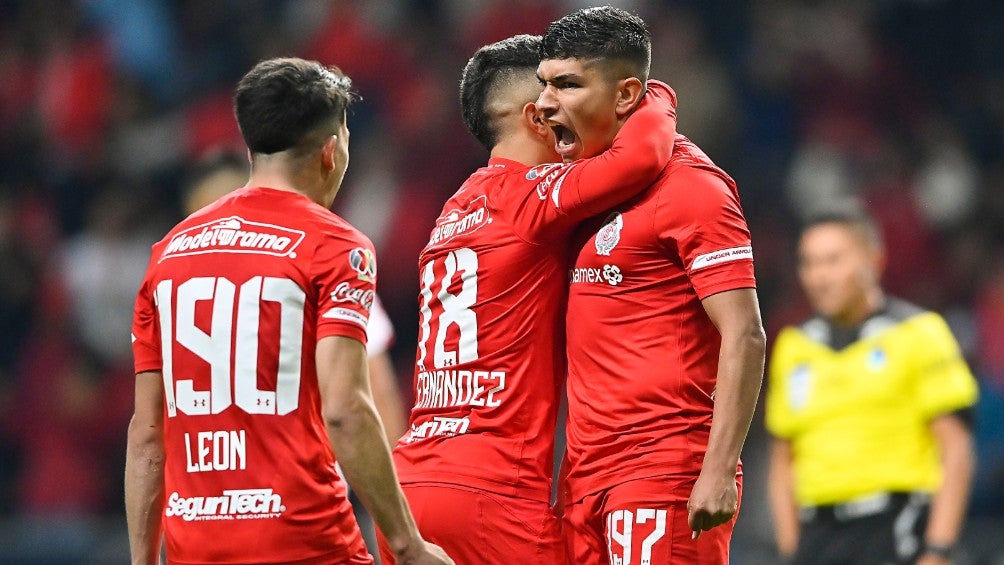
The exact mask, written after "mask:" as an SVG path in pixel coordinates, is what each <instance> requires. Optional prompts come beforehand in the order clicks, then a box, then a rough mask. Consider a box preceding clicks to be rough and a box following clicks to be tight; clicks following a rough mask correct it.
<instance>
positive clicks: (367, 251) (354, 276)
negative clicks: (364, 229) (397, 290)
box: [313, 234, 376, 344]
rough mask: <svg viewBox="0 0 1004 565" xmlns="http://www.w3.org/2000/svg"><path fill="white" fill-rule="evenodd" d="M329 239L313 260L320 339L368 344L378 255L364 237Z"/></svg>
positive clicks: (318, 337)
mask: <svg viewBox="0 0 1004 565" xmlns="http://www.w3.org/2000/svg"><path fill="white" fill-rule="evenodd" d="M355 235H357V237H353V238H346V237H344V236H343V237H336V236H329V237H328V238H327V239H326V240H325V241H324V242H323V243H321V245H320V246H319V248H318V250H317V253H316V254H315V256H314V264H313V270H314V274H313V280H314V284H315V285H316V286H317V291H318V294H317V296H318V299H317V300H318V304H317V339H318V340H320V339H321V338H323V337H328V336H345V337H351V338H353V339H357V340H359V341H361V342H362V343H364V344H365V343H366V325H367V324H368V323H369V316H370V308H372V306H373V299H374V296H375V295H376V294H375V293H376V253H375V252H374V251H373V244H371V243H370V242H369V240H367V239H366V238H365V237H364V236H362V235H361V234H355Z"/></svg>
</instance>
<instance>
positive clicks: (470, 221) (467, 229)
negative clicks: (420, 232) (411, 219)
mask: <svg viewBox="0 0 1004 565" xmlns="http://www.w3.org/2000/svg"><path fill="white" fill-rule="evenodd" d="M491 222H492V218H491V211H489V210H488V198H487V197H485V196H479V197H477V198H475V199H474V200H472V201H471V203H470V204H468V205H467V207H466V208H464V209H463V210H457V209H453V210H449V211H447V212H444V213H443V215H442V216H440V217H439V219H438V220H436V227H435V228H433V229H432V234H431V235H430V236H429V245H436V244H439V243H443V242H446V241H449V240H450V239H453V238H454V237H457V236H460V235H466V234H469V233H473V232H475V231H477V230H478V229H480V228H481V227H482V226H484V225H486V224H490V223H491Z"/></svg>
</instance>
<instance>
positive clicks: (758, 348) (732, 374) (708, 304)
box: [688, 288, 767, 537]
mask: <svg viewBox="0 0 1004 565" xmlns="http://www.w3.org/2000/svg"><path fill="white" fill-rule="evenodd" d="M701 302H702V304H703V305H704V309H705V311H706V312H707V313H708V317H709V318H711V321H712V322H713V323H714V325H715V326H716V327H717V328H718V331H719V333H720V334H721V337H722V344H721V350H720V353H719V359H718V380H717V386H716V389H715V397H714V398H715V407H714V415H713V417H712V425H711V435H710V437H709V439H708V450H707V453H706V454H705V456H704V463H703V464H702V465H701V473H700V475H699V477H698V479H697V483H695V485H694V490H693V491H692V493H691V496H690V501H689V502H688V510H689V522H690V526H691V529H693V530H694V536H695V537H696V536H697V535H699V534H700V532H701V531H702V530H710V529H711V528H714V527H716V526H719V525H721V524H724V523H725V522H728V521H729V520H731V519H732V517H733V516H735V513H736V511H737V510H738V505H739V500H738V498H739V495H738V488H737V485H736V482H735V475H736V467H737V465H738V463H739V454H740V452H741V451H742V447H743V443H744V442H745V441H746V434H747V433H748V432H749V426H750V422H751V421H752V419H753V411H754V409H755V408H756V402H757V397H758V396H759V394H760V385H761V382H762V380H763V368H764V356H765V352H766V349H767V338H766V336H765V334H764V330H763V323H762V322H761V320H760V306H759V303H758V301H757V295H756V290H755V289H753V288H737V289H733V290H727V291H724V292H719V293H716V294H712V295H711V296H708V297H706V298H704V300H702V301H701Z"/></svg>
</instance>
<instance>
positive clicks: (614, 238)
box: [596, 212, 624, 255]
mask: <svg viewBox="0 0 1004 565" xmlns="http://www.w3.org/2000/svg"><path fill="white" fill-rule="evenodd" d="M623 227H624V218H623V217H621V213H620V212H614V213H612V214H610V215H609V216H607V219H606V220H605V221H604V222H603V227H601V228H600V230H599V231H598V232H596V254H597V255H610V252H611V251H613V249H614V247H617V242H619V241H620V240H621V228H623Z"/></svg>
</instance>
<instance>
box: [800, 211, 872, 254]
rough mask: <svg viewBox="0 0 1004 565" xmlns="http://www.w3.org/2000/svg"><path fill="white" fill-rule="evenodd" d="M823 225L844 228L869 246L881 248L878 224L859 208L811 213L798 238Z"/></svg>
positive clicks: (803, 223)
mask: <svg viewBox="0 0 1004 565" xmlns="http://www.w3.org/2000/svg"><path fill="white" fill-rule="evenodd" d="M824 224H840V225H842V226H846V227H847V228H848V229H850V230H851V231H853V232H854V233H855V234H857V235H858V236H859V237H861V238H862V240H864V241H865V242H867V243H869V244H870V245H873V246H875V247H877V248H881V247H882V246H883V241H882V231H881V230H880V229H879V226H878V224H877V223H876V222H875V219H874V218H872V217H871V216H870V215H869V214H868V213H867V212H865V211H864V210H862V209H861V207H860V206H857V205H854V206H850V205H849V206H840V207H831V208H828V209H822V210H818V211H816V212H813V213H812V214H810V215H809V216H808V217H807V218H806V219H805V221H804V222H802V227H801V230H799V236H801V235H804V234H805V232H807V231H809V230H810V229H811V228H814V227H817V226H821V225H824Z"/></svg>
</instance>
